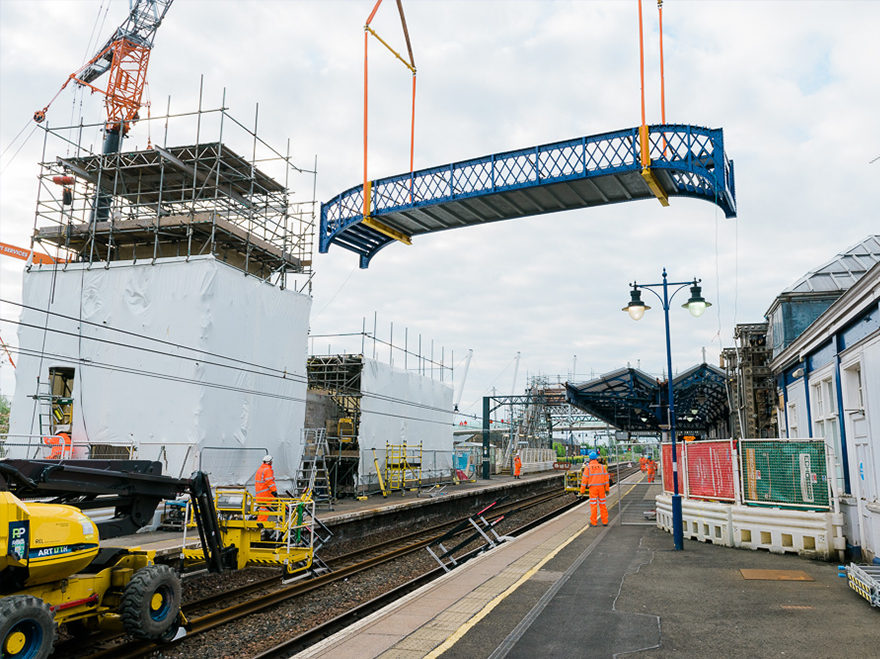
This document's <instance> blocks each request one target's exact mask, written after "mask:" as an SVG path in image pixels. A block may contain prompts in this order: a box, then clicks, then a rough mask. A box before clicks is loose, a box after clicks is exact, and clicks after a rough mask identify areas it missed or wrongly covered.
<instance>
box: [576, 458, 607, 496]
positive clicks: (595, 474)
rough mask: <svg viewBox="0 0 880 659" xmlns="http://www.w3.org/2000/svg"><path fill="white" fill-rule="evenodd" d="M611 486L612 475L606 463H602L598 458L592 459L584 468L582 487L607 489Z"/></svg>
mask: <svg viewBox="0 0 880 659" xmlns="http://www.w3.org/2000/svg"><path fill="white" fill-rule="evenodd" d="M610 486H611V477H610V476H609V475H608V470H607V469H606V468H605V465H603V464H600V463H599V461H598V460H590V464H588V465H587V467H586V468H585V469H584V475H583V477H582V478H581V488H582V489H583V488H587V487H604V488H605V490H606V491H607V490H608V489H609V488H610Z"/></svg>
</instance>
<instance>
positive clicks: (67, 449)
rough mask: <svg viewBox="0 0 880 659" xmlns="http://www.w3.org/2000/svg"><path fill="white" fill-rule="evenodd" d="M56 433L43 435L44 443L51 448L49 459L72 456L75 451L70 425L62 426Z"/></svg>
mask: <svg viewBox="0 0 880 659" xmlns="http://www.w3.org/2000/svg"><path fill="white" fill-rule="evenodd" d="M60 427H61V428H62V430H59V431H58V432H57V433H55V434H54V435H50V436H49V437H43V443H44V444H45V445H46V446H48V447H49V448H50V449H51V450H50V451H49V457H48V459H49V460H63V459H64V458H70V457H71V453H72V451H73V440H72V439H71V437H70V426H60Z"/></svg>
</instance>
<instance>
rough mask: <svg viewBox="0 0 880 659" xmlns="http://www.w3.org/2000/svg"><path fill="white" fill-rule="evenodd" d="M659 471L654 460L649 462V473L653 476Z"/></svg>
mask: <svg viewBox="0 0 880 659" xmlns="http://www.w3.org/2000/svg"><path fill="white" fill-rule="evenodd" d="M656 471H657V463H656V462H654V461H653V460H648V473H649V474H653V473H654V472H656Z"/></svg>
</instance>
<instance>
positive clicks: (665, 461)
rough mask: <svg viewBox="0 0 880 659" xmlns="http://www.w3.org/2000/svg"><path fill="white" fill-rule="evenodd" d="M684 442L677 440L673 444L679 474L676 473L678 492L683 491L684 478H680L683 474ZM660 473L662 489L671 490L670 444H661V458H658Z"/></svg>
mask: <svg viewBox="0 0 880 659" xmlns="http://www.w3.org/2000/svg"><path fill="white" fill-rule="evenodd" d="M683 450H684V442H677V443H676V445H675V452H676V454H677V455H676V462H678V468H679V470H680V471H679V475H678V492H679V494H681V493H683V492H684V491H685V489H684V479H683V478H682V477H683V475H684V473H685V472H684V467H683V465H684V459H683V458H684V453H683ZM660 462H661V465H660V473H661V475H662V476H663V490H664V491H665V492H672V491H673V487H672V444H671V443H669V444H663V446H662V451H661V459H660Z"/></svg>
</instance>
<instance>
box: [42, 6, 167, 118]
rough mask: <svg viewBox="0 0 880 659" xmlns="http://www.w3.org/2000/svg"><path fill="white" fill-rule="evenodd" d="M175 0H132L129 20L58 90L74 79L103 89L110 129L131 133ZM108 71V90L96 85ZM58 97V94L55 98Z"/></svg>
mask: <svg viewBox="0 0 880 659" xmlns="http://www.w3.org/2000/svg"><path fill="white" fill-rule="evenodd" d="M173 1H174V0H129V7H130V11H129V13H128V18H127V19H126V20H125V22H124V23H123V24H122V25H120V26H119V27H118V28H116V31H115V32H114V33H113V36H112V37H110V39H108V41H107V42H106V43H105V44H104V45H103V46H102V47H101V48H100V49H99V50H98V53H97V54H96V55H95V56H94V57H92V58H91V59H90V60H89V61H88V62H86V63H85V64H84V65H83V66H81V67H80V68H79V69H77V70H76V71H74V72H73V73H71V74H70V76H69V77H68V79H67V80H66V81H65V83H64V84H63V85H62V86H61V89H59V90H58V93H59V94H60V93H61V90H63V89H64V88H65V87H67V85H68V84H69V83H70V81H71V80H72V81H74V82H75V83H77V84H79V85H84V86H86V87H89V88H90V89H91V90H92V91H97V92H101V93H102V94H104V96H105V97H106V101H105V104H106V107H107V128H108V129H111V130H118V129H119V128H120V127H123V126H124V128H123V130H124V131H126V132H127V131H128V129H129V128H130V127H131V124H132V123H134V122H135V121H137V119H138V110H139V109H140V105H141V97H142V96H143V92H144V83H145V82H146V78H147V65H148V64H149V61H150V50H151V49H152V47H153V39H154V38H155V36H156V30H157V29H158V27H159V25H161V23H162V19H163V18H165V14H166V13H167V12H168V9H169V7H171V3H172V2H173ZM108 71H109V77H108V79H107V88H106V89H101V88H100V87H97V86H95V85H93V84H92V83H93V82H94V81H95V80H97V79H98V78H99V77H101V76H102V75H103V74H104V73H107V72H108ZM57 97H58V94H56V95H55V97H54V98H53V99H52V101H54V100H55V98H57ZM52 101H50V102H49V105H51V103H52ZM49 105H47V106H46V107H45V108H43V109H42V110H39V111H37V112H36V113H34V121H36V122H38V123H39V122H41V121H43V120H44V119H45V118H46V112H47V111H48V109H49Z"/></svg>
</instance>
